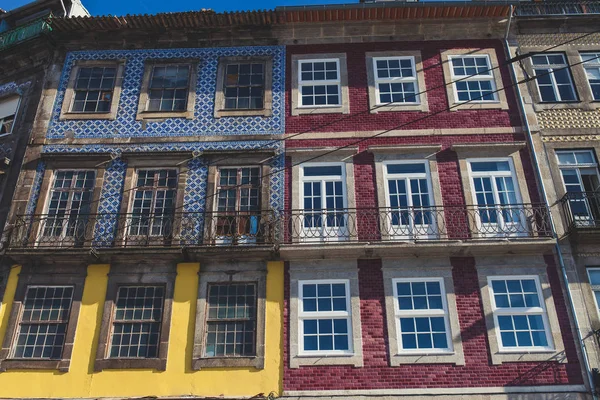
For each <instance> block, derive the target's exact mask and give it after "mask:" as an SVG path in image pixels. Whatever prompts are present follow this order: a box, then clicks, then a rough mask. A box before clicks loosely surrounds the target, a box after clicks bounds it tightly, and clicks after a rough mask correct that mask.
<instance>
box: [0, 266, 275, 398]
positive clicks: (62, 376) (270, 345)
mask: <svg viewBox="0 0 600 400" xmlns="http://www.w3.org/2000/svg"><path fill="white" fill-rule="evenodd" d="M199 268H200V265H199V264H197V263H188V264H179V265H178V266H177V278H176V281H175V293H174V296H173V313H172V317H171V333H170V337H169V352H168V357H167V369H166V371H160V372H159V371H154V370H108V371H102V372H94V368H93V363H94V359H95V355H96V348H97V344H98V336H99V334H100V322H101V320H102V309H103V306H104V300H105V296H106V285H107V282H108V276H107V274H108V272H109V269H110V266H109V265H90V266H89V267H88V276H87V278H86V281H85V287H84V291H83V299H82V304H81V309H80V312H79V321H78V323H77V333H76V336H75V343H74V347H73V355H72V358H71V366H70V369H69V372H66V373H61V372H58V371H16V370H10V371H6V372H2V373H0V397H2V398H7V397H8V398H16V397H29V398H31V397H45V398H49V397H79V398H81V397H88V398H89V397H129V396H135V397H141V396H185V395H193V396H221V395H223V396H225V397H234V396H244V397H250V396H254V395H256V394H259V393H264V394H265V395H267V394H269V393H270V392H275V393H276V394H278V393H280V392H281V387H282V386H281V385H282V373H283V368H282V357H283V353H282V346H283V338H282V322H283V320H282V319H283V263H282V262H269V263H268V264H267V268H268V273H267V298H266V338H265V343H266V346H265V368H264V369H263V370H260V371H259V370H256V369H254V368H214V369H213V368H211V369H202V370H200V371H192V370H191V362H192V347H193V341H194V324H195V314H196V297H197V294H198V270H199ZM19 272H20V268H19V267H18V266H17V267H15V268H13V269H12V271H11V273H10V277H9V280H8V282H7V288H6V292H5V295H4V299H3V303H2V306H1V308H0V340H2V339H3V338H4V334H5V332H6V328H7V323H8V316H9V314H10V308H11V305H12V301H13V298H14V295H15V289H16V286H17V281H18V274H19Z"/></svg>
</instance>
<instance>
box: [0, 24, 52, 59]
mask: <svg viewBox="0 0 600 400" xmlns="http://www.w3.org/2000/svg"><path fill="white" fill-rule="evenodd" d="M51 30H52V28H51V27H50V24H49V23H48V18H46V17H44V18H40V19H36V20H35V21H32V22H30V23H28V24H26V25H22V26H18V27H16V28H15V29H11V30H9V31H6V32H3V33H0V51H2V50H4V49H7V48H9V47H11V46H13V45H16V44H18V43H21V42H24V41H26V40H28V39H32V38H34V37H36V36H38V35H40V34H42V33H45V32H50V31H51Z"/></svg>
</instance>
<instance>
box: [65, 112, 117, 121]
mask: <svg viewBox="0 0 600 400" xmlns="http://www.w3.org/2000/svg"><path fill="white" fill-rule="evenodd" d="M78 119H80V120H84V119H85V120H87V119H108V120H114V119H117V113H116V112H107V113H76V112H66V113H62V114H61V115H60V117H59V120H61V121H64V120H78Z"/></svg>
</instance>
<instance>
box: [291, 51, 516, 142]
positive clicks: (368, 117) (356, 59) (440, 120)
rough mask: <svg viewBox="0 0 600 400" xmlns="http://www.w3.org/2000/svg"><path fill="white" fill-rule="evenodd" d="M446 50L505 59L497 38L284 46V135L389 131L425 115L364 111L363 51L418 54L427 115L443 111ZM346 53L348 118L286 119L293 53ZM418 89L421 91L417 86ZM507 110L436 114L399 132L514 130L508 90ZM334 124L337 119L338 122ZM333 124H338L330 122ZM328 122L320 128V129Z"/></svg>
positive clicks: (513, 104)
mask: <svg viewBox="0 0 600 400" xmlns="http://www.w3.org/2000/svg"><path fill="white" fill-rule="evenodd" d="M448 48H457V49H458V48H494V49H496V54H497V55H498V60H499V63H500V64H502V63H503V62H504V61H503V60H505V58H506V57H505V56H504V49H503V45H502V42H501V41H499V40H479V41H451V42H450V41H428V42H392V43H360V44H359V43H356V44H327V45H310V46H308V45H302V46H300V45H297V46H287V63H286V88H287V90H286V133H297V132H302V131H305V130H312V131H321V132H344V131H360V130H365V131H372V130H383V129H391V128H395V127H397V126H398V125H401V124H405V123H407V122H409V121H412V120H414V119H417V118H421V117H423V116H425V115H427V114H424V113H421V112H416V111H413V112H381V113H378V114H371V113H369V111H368V109H369V98H368V92H367V87H368V84H367V70H366V61H365V53H366V52H370V51H390V50H398V51H403V50H420V51H421V54H422V58H423V68H424V71H425V85H426V89H427V90H428V92H427V98H428V103H429V110H430V115H431V114H434V113H437V112H440V111H442V110H444V109H445V108H448V107H449V104H448V99H447V95H446V89H445V87H444V75H443V70H442V65H441V56H440V51H441V50H444V49H448ZM313 53H346V56H347V66H348V86H349V96H350V115H341V114H318V115H300V116H292V115H291V113H290V104H291V102H290V93H291V92H290V90H289V88H291V79H292V74H291V72H292V68H291V64H292V63H291V57H292V55H294V54H313ZM501 74H502V79H503V82H502V83H503V85H504V86H506V85H510V83H511V79H510V75H509V71H508V69H507V68H506V67H502V68H501ZM421 90H423V89H422V88H421ZM506 95H507V99H508V104H509V107H510V110H508V111H502V110H461V111H448V112H442V113H440V114H437V115H435V116H432V117H431V118H426V119H423V120H420V121H419V122H416V123H411V124H410V125H408V126H405V127H402V128H401V129H430V128H478V127H508V126H520V124H521V121H520V117H519V111H518V108H517V104H516V100H515V95H514V91H513V90H512V88H508V89H507V93H506ZM338 120H339V121H338ZM335 121H338V122H335ZM324 124H330V125H328V126H326V127H322V128H321V127H320V126H321V125H324Z"/></svg>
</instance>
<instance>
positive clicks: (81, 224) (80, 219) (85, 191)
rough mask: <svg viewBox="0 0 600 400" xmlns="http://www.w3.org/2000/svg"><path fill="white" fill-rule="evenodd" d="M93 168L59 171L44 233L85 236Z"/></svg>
mask: <svg viewBox="0 0 600 400" xmlns="http://www.w3.org/2000/svg"><path fill="white" fill-rule="evenodd" d="M95 180H96V173H95V172H94V171H56V172H55V174H54V182H53V183H52V189H50V195H49V196H48V208H47V216H46V219H45V221H46V222H45V224H43V230H42V232H43V233H42V236H44V237H76V238H78V239H83V237H84V235H85V231H86V229H87V226H86V225H87V221H88V217H89V213H90V203H91V199H92V192H93V190H94V184H95Z"/></svg>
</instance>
